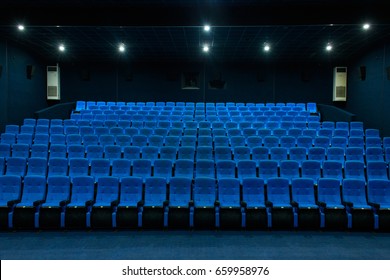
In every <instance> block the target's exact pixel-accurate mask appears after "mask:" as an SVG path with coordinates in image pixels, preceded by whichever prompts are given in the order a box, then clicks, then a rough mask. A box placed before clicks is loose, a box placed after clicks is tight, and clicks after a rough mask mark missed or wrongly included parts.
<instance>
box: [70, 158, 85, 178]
mask: <svg viewBox="0 0 390 280" xmlns="http://www.w3.org/2000/svg"><path fill="white" fill-rule="evenodd" d="M88 168H89V162H88V160H87V159H86V158H72V159H70V160H69V177H71V178H74V177H78V176H88ZM72 181H73V179H72Z"/></svg>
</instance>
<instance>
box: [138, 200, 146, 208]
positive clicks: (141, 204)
mask: <svg viewBox="0 0 390 280" xmlns="http://www.w3.org/2000/svg"><path fill="white" fill-rule="evenodd" d="M144 205H145V200H140V201H138V203H137V207H143V206H144Z"/></svg>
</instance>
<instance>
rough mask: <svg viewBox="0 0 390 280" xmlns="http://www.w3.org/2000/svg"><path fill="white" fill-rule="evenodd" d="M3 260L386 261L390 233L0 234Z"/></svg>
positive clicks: (181, 232) (105, 232)
mask: <svg viewBox="0 0 390 280" xmlns="http://www.w3.org/2000/svg"><path fill="white" fill-rule="evenodd" d="M0 259H2V260H29V259H35V260H44V259H71V260H79V259H86V260H95V259H103V260H119V259H121V260H131V259H133V260H134V259H138V260H140V259H157V260H166V259H171V260H172V259H189V260H196V259H237V260H238V259H266V260H285V259H296V260H307V259H314V260H317V259H321V260H330V259H348V260H354V259H382V260H383V259H386V260H388V259H390V233H376V232H320V231H311V232H305V231H277V232H275V231H266V232H262V231H117V232H114V231H89V232H86V231H69V232H66V231H53V232H51V231H40V232H0Z"/></svg>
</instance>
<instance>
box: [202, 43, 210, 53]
mask: <svg viewBox="0 0 390 280" xmlns="http://www.w3.org/2000/svg"><path fill="white" fill-rule="evenodd" d="M202 50H203V52H206V53H207V52H209V50H210V47H209V45H207V44H206V45H203V48H202Z"/></svg>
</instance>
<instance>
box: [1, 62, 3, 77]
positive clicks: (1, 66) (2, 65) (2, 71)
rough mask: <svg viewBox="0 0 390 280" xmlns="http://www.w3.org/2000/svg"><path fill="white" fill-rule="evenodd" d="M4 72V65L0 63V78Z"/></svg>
mask: <svg viewBox="0 0 390 280" xmlns="http://www.w3.org/2000/svg"><path fill="white" fill-rule="evenodd" d="M2 73H3V65H1V64H0V78H1V74H2Z"/></svg>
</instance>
